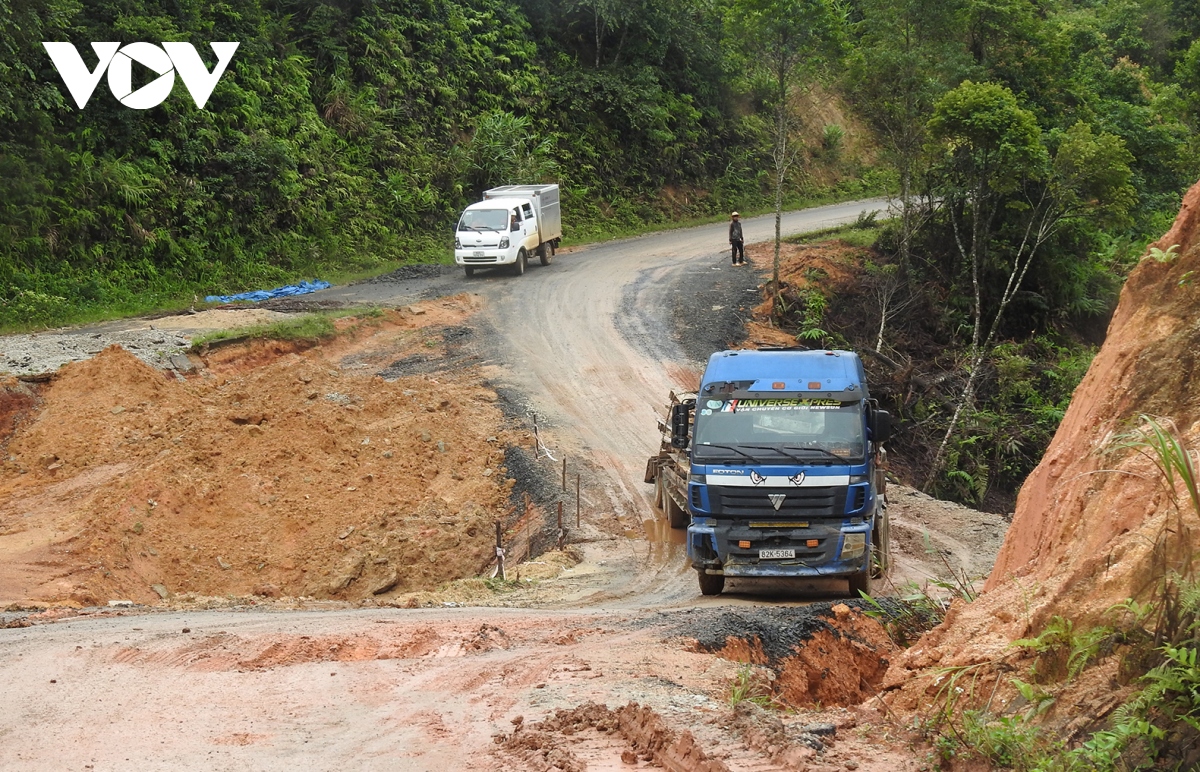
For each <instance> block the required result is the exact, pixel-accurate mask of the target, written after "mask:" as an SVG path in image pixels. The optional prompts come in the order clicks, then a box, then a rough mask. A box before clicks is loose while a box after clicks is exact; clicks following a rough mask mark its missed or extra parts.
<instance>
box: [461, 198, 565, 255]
mask: <svg viewBox="0 0 1200 772" xmlns="http://www.w3.org/2000/svg"><path fill="white" fill-rule="evenodd" d="M561 240H562V213H561V210H560V209H559V190H558V185H555V184H549V185H504V186H501V187H498V188H492V189H490V190H487V191H484V194H483V200H482V201H480V202H479V203H477V204H471V205H470V206H468V207H467V208H466V210H464V211H463V213H462V217H460V218H459V221H458V226H457V228H456V233H455V238H454V262H455V263H457V264H459V265H461V266H463V269H464V270H465V272H466V274H467V276H471V275H473V274H474V273H475V269H476V268H488V267H493V266H500V265H507V266H510V267H511V268H512V269H513V271H514V272H515V273H516V274H517V275H518V276H520V275H521V274H523V273H525V266H526V264H527V261H528V260H529V257H530V256H531V255H533V254H536V255H537V256H538V258H539V260H540V261H541V264H542V265H550V262H551V260H552V259H553V257H554V252H555V250H556V249H557V248H558V244H559V241H561Z"/></svg>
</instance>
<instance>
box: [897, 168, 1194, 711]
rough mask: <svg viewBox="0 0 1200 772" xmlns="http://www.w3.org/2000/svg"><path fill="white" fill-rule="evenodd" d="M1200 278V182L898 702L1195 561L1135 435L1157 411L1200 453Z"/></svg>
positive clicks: (919, 656) (1093, 620)
mask: <svg viewBox="0 0 1200 772" xmlns="http://www.w3.org/2000/svg"><path fill="white" fill-rule="evenodd" d="M1154 249H1158V250H1161V252H1160V257H1161V258H1162V259H1156V258H1155V257H1154V256H1153V254H1152V252H1153V250H1154ZM1168 252H1170V253H1175V254H1177V256H1176V257H1174V258H1172V257H1170V255H1169V254H1167V253H1168ZM1196 276H1200V185H1197V186H1196V187H1193V188H1192V189H1191V190H1190V191H1189V192H1188V194H1187V195H1186V197H1185V199H1184V202H1183V208H1182V210H1181V212H1180V214H1179V217H1178V218H1177V219H1176V221H1175V224H1174V226H1173V227H1172V228H1171V230H1170V231H1169V232H1168V233H1167V234H1166V235H1164V236H1163V238H1161V239H1159V241H1158V242H1157V243H1156V244H1153V245H1151V249H1150V250H1149V251H1148V253H1147V255H1146V256H1145V257H1144V258H1143V259H1142V261H1141V263H1140V264H1139V265H1138V266H1137V267H1136V268H1135V269H1134V271H1133V273H1132V274H1131V275H1130V277H1129V279H1128V281H1127V282H1126V284H1125V287H1124V289H1123V290H1122V292H1121V298H1120V303H1119V306H1118V308H1117V311H1116V313H1115V315H1114V316H1113V320H1112V322H1111V324H1110V326H1109V330H1108V337H1107V339H1106V340H1105V342H1104V345H1103V347H1102V348H1101V350H1100V352H1099V354H1098V355H1097V356H1096V358H1095V359H1094V360H1093V362H1092V365H1091V367H1090V369H1089V370H1088V372H1087V375H1086V376H1085V377H1084V379H1083V381H1082V382H1081V383H1080V385H1079V387H1078V388H1077V389H1076V391H1075V393H1074V396H1073V398H1072V400H1071V405H1070V409H1069V410H1068V411H1067V414H1066V416H1065V418H1064V419H1063V422H1062V424H1061V426H1060V427H1059V429H1058V432H1057V433H1056V434H1055V437H1054V440H1053V442H1052V443H1051V445H1050V447H1049V449H1048V450H1047V452H1046V455H1045V457H1044V458H1043V459H1042V461H1041V463H1040V464H1039V465H1038V467H1037V469H1036V470H1035V471H1034V472H1033V474H1032V475H1031V476H1030V477H1029V479H1028V481H1027V482H1026V483H1025V485H1024V487H1023V488H1022V490H1021V493H1020V496H1019V498H1018V501H1017V511H1016V515H1015V517H1014V519H1013V525H1012V527H1011V528H1010V529H1009V532H1008V536H1007V538H1006V539H1005V543H1004V546H1003V548H1002V550H1001V551H1000V555H999V558H998V560H997V562H996V565H995V567H994V568H993V570H992V572H991V574H990V576H989V578H988V581H987V585H986V592H985V593H984V594H983V595H982V597H980V598H979V599H978V600H976V601H975V602H974V603H972V604H970V605H967V606H961V607H958V608H955V609H954V610H953V611H952V613H951V615H950V616H949V617H948V618H947V621H946V623H945V624H943V625H942V626H940V627H938V628H937V629H935V630H933V631H932V632H930V633H929V634H928V635H927V636H926V637H925V638H924V639H923V640H922V641H921V642H920V644H919V645H917V646H915V647H913V648H912V649H910V650H909V651H907V652H905V654H904V655H903V656H901V657H900V658H898V660H897V662H896V663H894V664H893V666H892V672H891V673H890V674H889V681H890V686H892V687H898V688H899V693H898V696H897V704H903V705H905V706H907V707H915V706H917V705H918V704H920V703H921V702H923V701H924V700H925V699H926V697H927V696H928V695H931V694H933V693H934V692H936V690H937V688H938V687H937V686H936V684H935V683H934V682H935V679H936V672H944V671H941V670H931V668H934V667H935V666H936V668H939V669H940V668H947V667H961V666H970V665H973V664H976V663H980V662H989V661H998V660H1000V659H1003V658H1005V657H1007V656H1010V655H1011V653H1012V650H1011V649H1010V648H1009V644H1010V642H1011V641H1013V640H1014V639H1017V638H1021V637H1029V636H1032V635H1036V634H1038V633H1040V632H1041V631H1042V630H1043V629H1044V628H1045V627H1046V625H1047V623H1048V622H1049V620H1050V619H1051V618H1052V617H1053V616H1055V615H1061V616H1064V617H1066V618H1068V619H1071V620H1073V622H1074V624H1075V626H1076V629H1086V628H1087V627H1090V626H1094V625H1097V624H1100V623H1104V622H1110V623H1111V622H1113V621H1115V620H1114V618H1113V617H1110V616H1106V610H1108V609H1110V608H1111V607H1112V606H1113V605H1114V604H1117V603H1120V602H1122V601H1124V600H1126V599H1127V598H1136V599H1139V600H1146V599H1147V598H1148V596H1149V593H1150V592H1151V591H1152V590H1153V589H1154V587H1155V584H1156V582H1160V581H1161V578H1162V577H1163V576H1164V574H1165V573H1166V572H1168V571H1172V570H1175V571H1179V570H1181V569H1183V568H1184V566H1185V565H1186V564H1187V563H1188V561H1191V560H1192V559H1193V558H1192V556H1193V555H1194V554H1195V551H1196V549H1197V546H1198V544H1197V539H1198V538H1200V519H1198V517H1197V514H1198V513H1197V512H1196V510H1195V508H1194V506H1193V504H1192V502H1191V501H1190V500H1189V498H1188V496H1187V494H1186V492H1185V490H1184V488H1183V485H1182V483H1181V482H1180V480H1179V478H1178V477H1176V479H1175V486H1174V490H1172V487H1171V486H1170V485H1169V484H1167V483H1166V482H1165V480H1164V478H1163V476H1162V474H1161V473H1160V472H1159V471H1158V469H1157V468H1156V466H1155V464H1154V463H1153V461H1152V457H1151V454H1150V453H1148V452H1145V449H1143V450H1142V451H1139V450H1138V449H1136V448H1132V447H1128V446H1127V442H1126V439H1127V438H1128V436H1129V433H1130V432H1132V431H1133V430H1135V429H1136V428H1137V426H1138V424H1139V415H1142V414H1147V415H1150V416H1154V417H1156V418H1157V420H1159V421H1160V422H1161V423H1162V424H1163V425H1165V426H1166V425H1173V426H1174V427H1176V428H1177V429H1178V432H1179V436H1180V437H1181V438H1182V440H1183V442H1184V443H1185V445H1186V446H1187V447H1189V448H1191V449H1193V457H1195V449H1196V448H1198V447H1200V389H1198V388H1197V377H1198V376H1200V363H1198V357H1200V316H1198V315H1197V309H1198V308H1200V281H1196V280H1195V277H1196ZM1123 446H1124V447H1123ZM1114 667H1115V664H1114V663H1112V662H1110V663H1109V668H1108V669H1109V671H1110V672H1108V673H1107V676H1108V677H1109V678H1114V676H1115V674H1114V673H1113V672H1111V671H1112V670H1113V668H1114ZM918 676H919V677H918ZM1115 683H1117V681H1116V680H1108V681H1106V680H1104V678H1100V679H1099V680H1097V681H1096V682H1095V683H1093V684H1092V687H1093V688H1092V690H1091V691H1092V694H1091V698H1090V699H1091V700H1092V701H1093V702H1094V701H1096V700H1098V701H1099V704H1100V707H1099V708H1098V709H1094V710H1091V711H1090V712H1091V714H1092V715H1094V716H1096V715H1099V716H1102V715H1104V713H1105V712H1106V710H1110V709H1111V708H1112V707H1113V705H1114V704H1115V701H1114V700H1113V691H1114V686H1113V685H1114V684H1115ZM1064 705H1069V703H1064ZM1105 705H1107V708H1105ZM1093 707H1094V706H1093ZM1080 712H1088V711H1080ZM1065 718H1070V712H1069V711H1067V712H1065V713H1064V719H1065Z"/></svg>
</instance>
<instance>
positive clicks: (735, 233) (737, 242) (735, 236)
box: [729, 212, 746, 265]
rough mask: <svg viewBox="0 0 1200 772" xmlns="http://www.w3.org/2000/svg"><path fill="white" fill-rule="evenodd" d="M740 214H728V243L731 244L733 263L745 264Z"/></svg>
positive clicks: (744, 244)
mask: <svg viewBox="0 0 1200 772" xmlns="http://www.w3.org/2000/svg"><path fill="white" fill-rule="evenodd" d="M739 217H740V215H738V213H737V212H734V213H733V214H731V215H730V216H729V218H730V223H729V243H730V245H732V246H733V264H734V265H745V264H746V243H745V240H744V239H743V238H742V221H741V220H740V219H739Z"/></svg>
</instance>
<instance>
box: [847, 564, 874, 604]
mask: <svg viewBox="0 0 1200 772" xmlns="http://www.w3.org/2000/svg"><path fill="white" fill-rule="evenodd" d="M870 594H871V568H870V567H869V566H868V567H867V570H866V571H861V572H859V573H857V574H851V575H850V595H851V596H853V597H855V598H860V597H862V596H863V595H870Z"/></svg>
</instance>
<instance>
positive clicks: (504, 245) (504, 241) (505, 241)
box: [500, 236, 508, 249]
mask: <svg viewBox="0 0 1200 772" xmlns="http://www.w3.org/2000/svg"><path fill="white" fill-rule="evenodd" d="M500 248H501V249H508V236H502V237H501V238H500Z"/></svg>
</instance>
